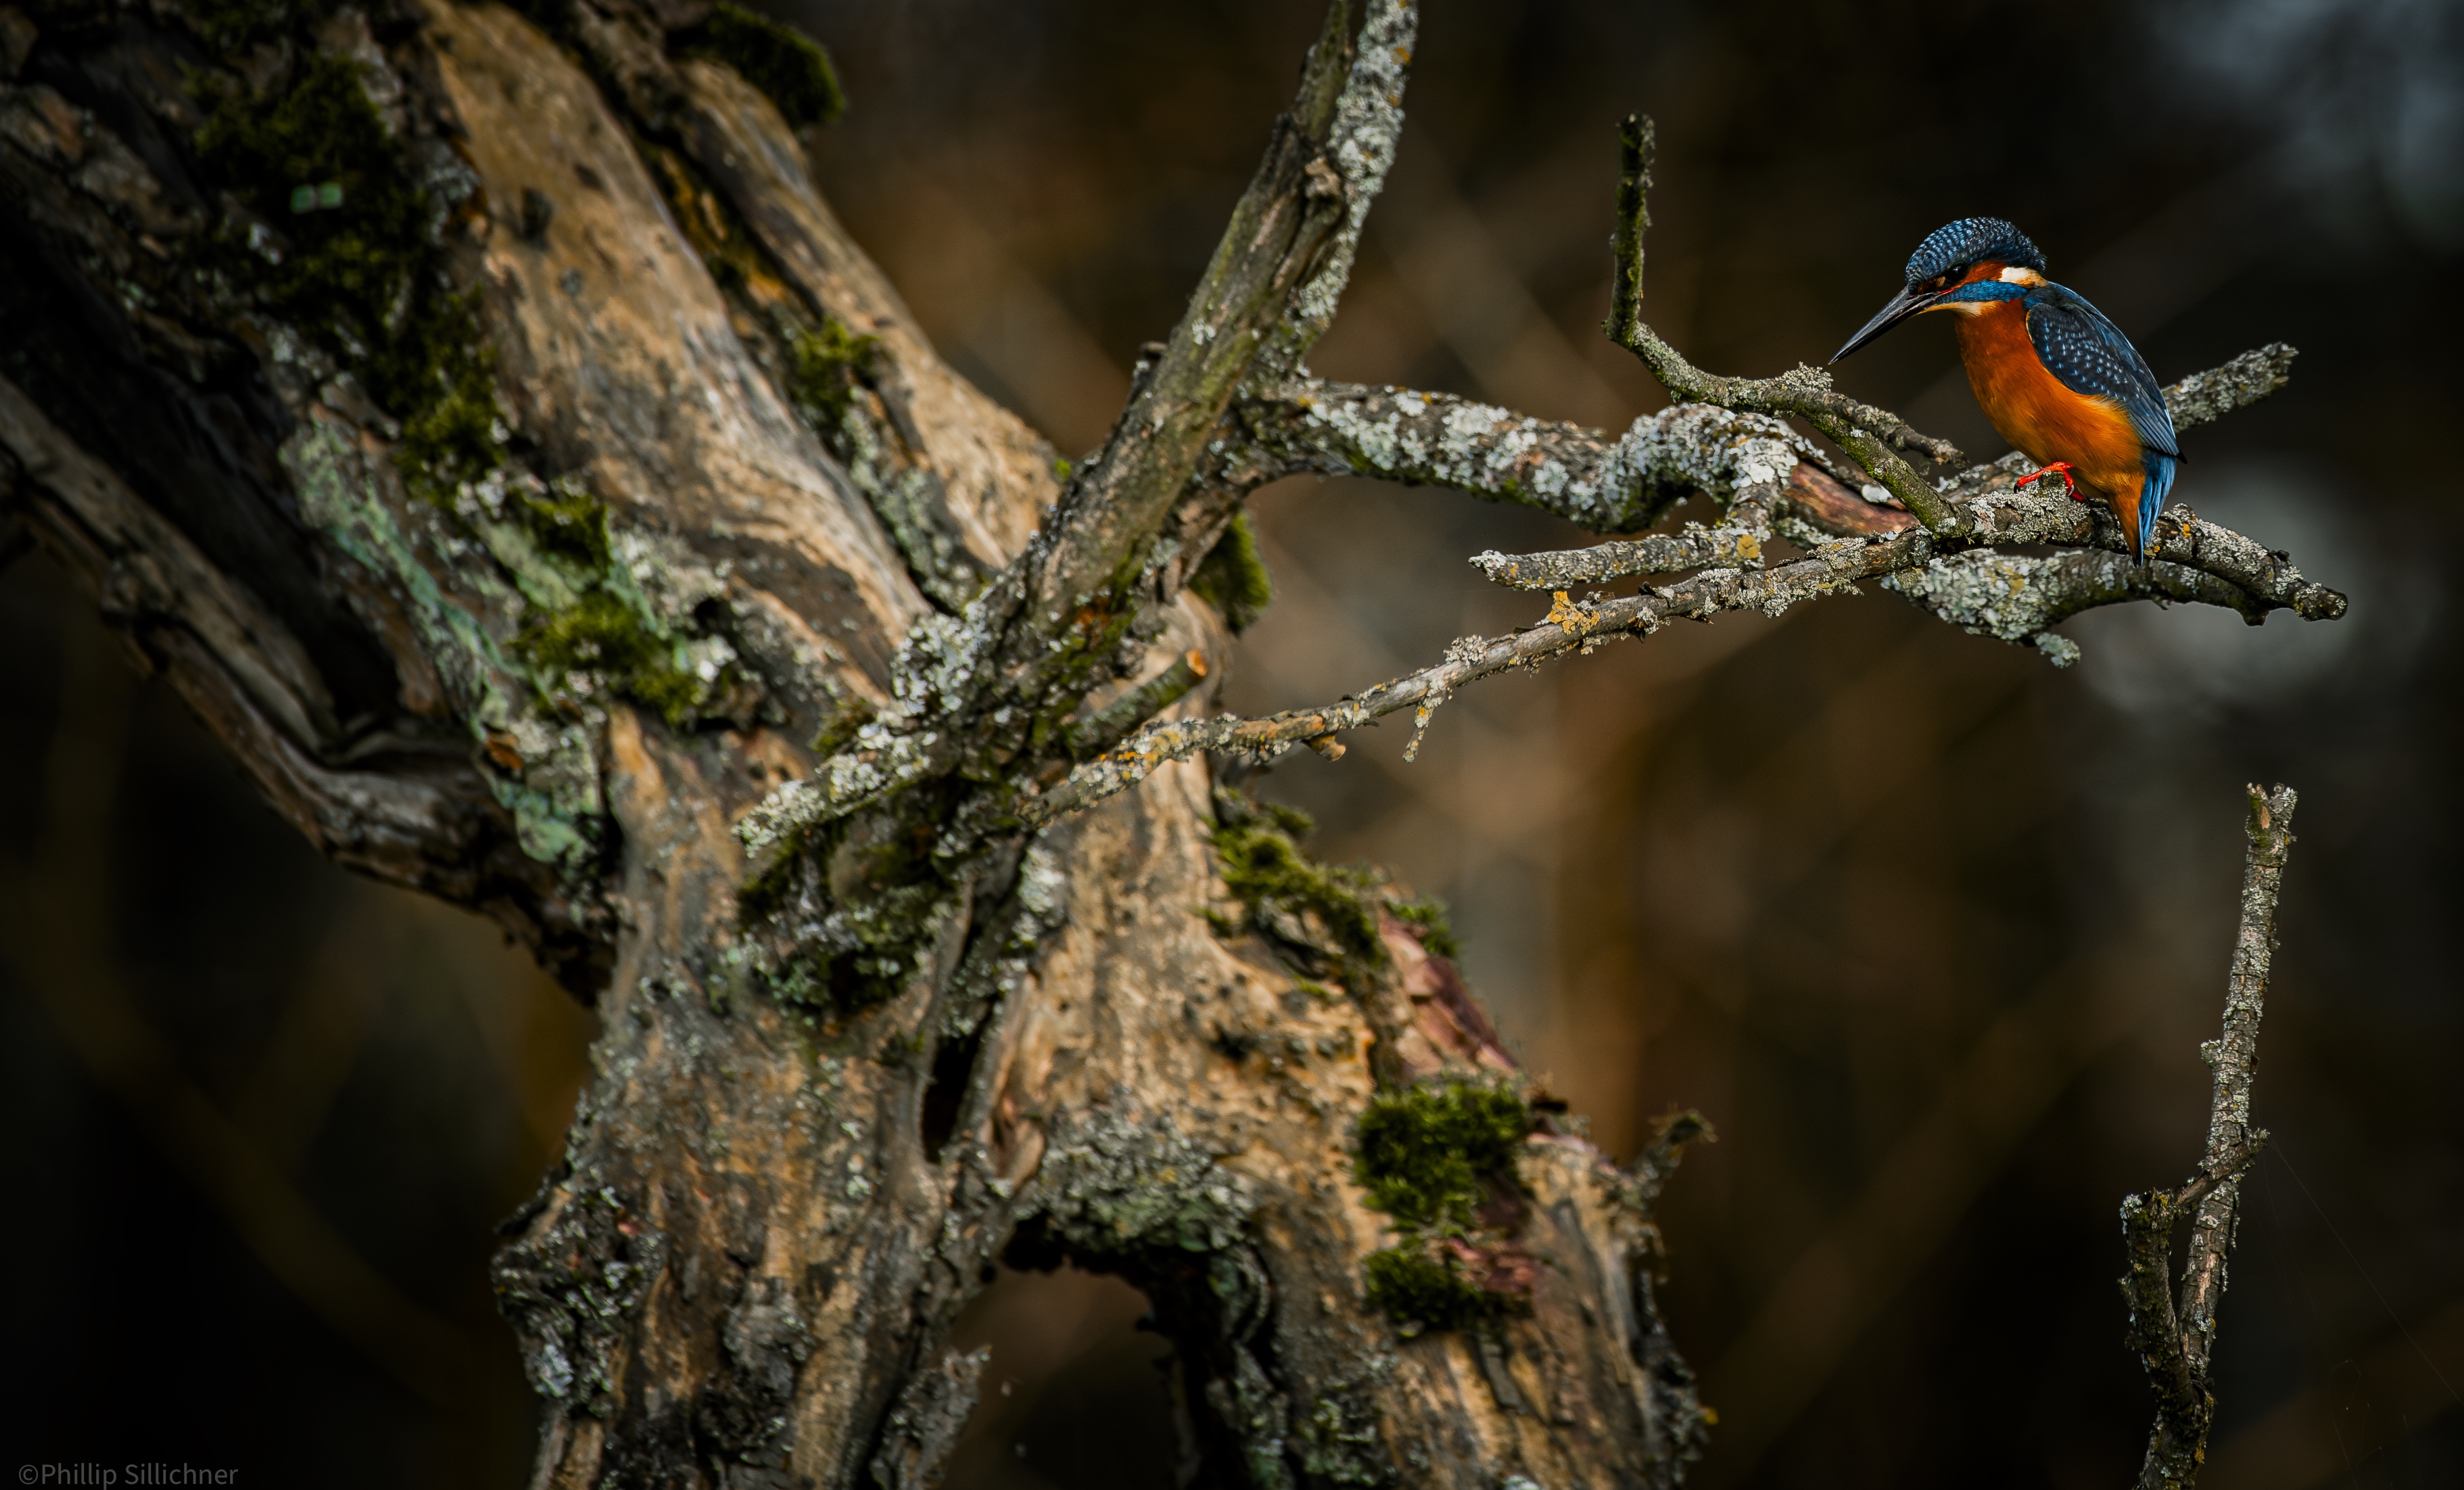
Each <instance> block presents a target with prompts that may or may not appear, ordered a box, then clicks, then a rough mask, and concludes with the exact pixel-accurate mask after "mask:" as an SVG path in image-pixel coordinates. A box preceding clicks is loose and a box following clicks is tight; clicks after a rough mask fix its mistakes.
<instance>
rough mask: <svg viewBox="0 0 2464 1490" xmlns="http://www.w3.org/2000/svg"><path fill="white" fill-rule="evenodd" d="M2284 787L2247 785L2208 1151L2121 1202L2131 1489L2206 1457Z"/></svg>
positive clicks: (2183, 1486)
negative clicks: (2141, 1395)
mask: <svg viewBox="0 0 2464 1490" xmlns="http://www.w3.org/2000/svg"><path fill="white" fill-rule="evenodd" d="M2298 801H2299V797H2298V796H2297V795H2296V794H2295V792H2294V790H2293V789H2292V788H2290V787H2286V786H2278V787H2277V788H2276V789H2274V790H2272V791H2261V790H2260V789H2258V788H2256V787H2252V788H2251V789H2250V817H2249V822H2248V825H2247V828H2246V832H2247V833H2248V834H2249V839H2250V848H2249V853H2248V855H2247V856H2246V858H2245V860H2244V863H2243V868H2242V887H2241V923H2240V925H2239V926H2238V928H2237V929H2236V930H2235V932H2234V936H2233V968H2232V971H2231V973H2230V974H2229V976H2228V978H2227V980H2226V985H2225V1018H2224V1033H2223V1034H2221V1035H2219V1036H2218V1037H2217V1038H2216V1039H2213V1040H2211V1041H2209V1042H2208V1043H2206V1044H2205V1045H2202V1046H2200V1047H2199V1055H2200V1056H2201V1057H2202V1058H2203V1059H2205V1060H2206V1061H2207V1062H2208V1064H2209V1066H2211V1068H2213V1070H2214V1071H2215V1094H2214V1098H2213V1101H2211V1105H2210V1109H2209V1117H2208V1148H2207V1154H2206V1156H2205V1157H2204V1158H2203V1159H2202V1160H2201V1161H2200V1164H2199V1168H2197V1169H2196V1170H2195V1171H2194V1172H2193V1173H2192V1174H2191V1176H2190V1178H2189V1180H2187V1181H2186V1182H2184V1183H2183V1184H2181V1185H2180V1186H2177V1187H2175V1188H2174V1189H2172V1190H2155V1191H2151V1192H2148V1193H2145V1194H2139V1195H2132V1196H2130V1197H2129V1198H2128V1199H2126V1200H2124V1201H2123V1204H2122V1225H2123V1238H2124V1241H2125V1243H2126V1244H2127V1247H2128V1251H2129V1256H2130V1273H2129V1276H2127V1277H2125V1278H2124V1279H2123V1280H2122V1292H2123V1300H2124V1301H2126V1302H2127V1303H2128V1304H2129V1306H2130V1331H2129V1335H2128V1337H2127V1339H2128V1343H2129V1345H2130V1346H2131V1348H2132V1349H2134V1350H2137V1351H2138V1352H2139V1358H2140V1361H2141V1364H2142V1365H2144V1366H2145V1368H2146V1370H2147V1380H2148V1384H2149V1385H2150V1386H2151V1387H2153V1388H2154V1389H2155V1391H2156V1424H2155V1427H2154V1428H2153V1429H2152V1430H2150V1432H2149V1434H2148V1439H2147V1457H2146V1460H2145V1463H2143V1464H2142V1466H2141V1467H2140V1471H2139V1486H2140V1490H2189V1486H2190V1485H2191V1484H2192V1483H2193V1482H2194V1481H2196V1479H2198V1472H2199V1465H2200V1464H2201V1463H2202V1462H2203V1461H2204V1460H2205V1459H2206V1457H2207V1443H2208V1429H2209V1426H2210V1424H2211V1422H2212V1420H2213V1419H2214V1416H2215V1397H2214V1395H2213V1393H2212V1391H2211V1390H2210V1374H2209V1361H2210V1355H2211V1351H2212V1350H2213V1348H2214V1345H2215V1332H2216V1306H2217V1305H2218V1303H2219V1302H2221V1301H2222V1300H2223V1298H2224V1291H2225V1264H2226V1261H2227V1259H2228V1258H2229V1257H2230V1256H2231V1255H2232V1252H2233V1212H2234V1207H2235V1205H2236V1203H2237V1202H2238V1200H2239V1197H2240V1190H2241V1175H2242V1172H2243V1171H2244V1170H2245V1169H2247V1168H2249V1167H2250V1165H2251V1163H2252V1161H2254V1160H2255V1159H2256V1158H2257V1157H2258V1154H2259V1151H2260V1150H2261V1149H2263V1148H2264V1147H2265V1146H2266V1145H2267V1134H2266V1132H2265V1131H2264V1130H2262V1129H2258V1128H2255V1127H2253V1126H2252V1125H2251V1122H2250V1093H2251V1085H2252V1082H2253V1080H2254V1079H2255V1076H2256V1075H2257V1068H2258V1024H2259V1019H2260V1016H2261V1015H2262V1014H2263V1013H2264V1012H2266V1001H2267V974H2268V964H2269V961H2270V959H2271V956H2272V954H2273V953H2274V950H2275V946H2276V901H2277V895H2278V893H2279V892H2280V891H2281V890H2282V888H2283V884H2284V864H2285V860H2286V858H2287V857H2288V856H2290V854H2291V853H2292V849H2293V833H2292V824H2293V809H2294V807H2295V805H2296V803H2297V802H2298ZM2184 1214H2194V1215H2195V1216H2196V1220H2195V1221H2194V1223H2193V1226H2192V1230H2191V1234H2190V1251H2189V1258H2188V1260H2187V1262H2186V1264H2185V1266H2184V1268H2183V1276H2182V1289H2181V1296H2180V1300H2179V1302H2178V1304H2177V1303H2176V1301H2175V1299H2174V1297H2173V1291H2172V1284H2171V1280H2170V1277H2169V1274H2170V1271H2171V1266H2172V1238H2173V1223H2174V1222H2175V1221H2176V1220H2178V1219H2180V1217H2182V1216H2183V1215H2184Z"/></svg>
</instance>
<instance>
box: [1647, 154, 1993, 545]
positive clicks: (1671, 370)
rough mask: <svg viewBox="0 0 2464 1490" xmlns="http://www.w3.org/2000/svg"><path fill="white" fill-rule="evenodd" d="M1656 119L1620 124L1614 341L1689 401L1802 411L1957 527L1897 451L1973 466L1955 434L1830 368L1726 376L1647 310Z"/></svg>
mask: <svg viewBox="0 0 2464 1490" xmlns="http://www.w3.org/2000/svg"><path fill="white" fill-rule="evenodd" d="M1651 149H1652V127H1651V121H1650V120H1648V119H1646V118H1644V117H1643V116H1642V115H1639V114H1629V115H1627V116H1626V118H1625V122H1623V123H1622V124H1620V125H1619V126H1618V128H1617V235H1616V238H1615V239H1614V245H1615V246H1614V250H1613V252H1614V255H1615V257H1614V260H1613V262H1612V265H1611V271H1610V280H1609V283H1610V292H1609V293H1610V306H1609V319H1608V323H1607V324H1606V325H1605V326H1604V327H1603V328H1602V329H1604V330H1606V331H1607V332H1608V335H1609V340H1610V341H1613V342H1615V343H1617V345H1619V346H1622V347H1624V348H1625V349H1626V350H1628V351H1630V352H1632V353H1634V354H1635V356H1637V357H1639V358H1640V359H1641V360H1642V365H1643V366H1644V367H1648V368H1649V369H1651V375H1652V376H1653V377H1655V378H1657V379H1659V380H1660V386H1661V388H1664V389H1667V390H1668V396H1669V397H1671V398H1674V399H1678V400H1680V401H1684V402H1692V403H1703V404H1718V405H1720V406H1721V407H1722V408H1725V409H1734V410H1738V411H1744V412H1752V413H1768V414H1796V415H1798V416H1799V417H1801V418H1803V419H1805V420H1806V421H1808V422H1809V423H1811V424H1812V425H1813V426H1814V427H1815V429H1817V430H1820V431H1821V432H1822V433H1823V434H1827V435H1829V436H1830V437H1831V438H1832V439H1833V440H1834V441H1836V442H1837V444H1838V446H1839V448H1840V449H1842V450H1844V451H1846V452H1848V454H1849V456H1851V457H1852V458H1853V459H1855V460H1856V462H1857V463H1858V464H1859V466H1862V467H1863V468H1864V469H1865V472H1866V474H1868V475H1870V476H1871V477H1873V478H1874V479H1875V480H1877V481H1880V482H1881V483H1882V485H1883V486H1884V487H1886V488H1888V489H1889V491H1890V492H1891V494H1892V495H1893V496H1895V497H1897V498H1899V499H1900V500H1901V501H1903V502H1904V503H1906V504H1907V508H1908V510H1909V511H1911V512H1913V513H1915V514H1916V515H1917V517H1918V518H1919V519H1920V520H1921V521H1923V522H1924V523H1925V526H1927V527H1929V528H1933V529H1935V530H1936V531H1946V530H1952V531H1955V524H1956V523H1957V522H1958V514H1957V512H1956V511H1955V510H1954V509H1952V508H1951V507H1949V506H1947V505H1946V504H1945V503H1944V502H1943V501H1942V500H1940V499H1939V498H1938V497H1937V496H1936V495H1935V493H1934V490H1933V487H1932V486H1931V484H1930V483H1928V482H1926V481H1925V478H1922V477H1920V476H1918V475H1917V474H1916V472H1915V471H1914V470H1913V469H1912V468H1910V467H1909V465H1908V463H1907V462H1906V461H1904V460H1903V459H1901V458H1900V457H1899V456H1898V455H1897V454H1896V452H1898V451H1903V450H1907V451H1915V452H1918V453H1920V454H1922V455H1924V456H1927V457H1929V458H1930V459H1932V460H1933V462H1934V463H1935V464H1937V465H1966V464H1967V463H1968V457H1967V456H1963V455H1961V454H1960V453H1959V447H1957V446H1956V445H1953V444H1951V443H1950V441H1948V440H1945V439H1937V438H1935V437H1934V436H1932V435H1930V434H1924V433H1923V432H1921V431H1919V430H1916V429H1914V428H1912V427H1911V426H1910V425H1909V424H1908V423H1907V421H1906V420H1904V419H1902V418H1901V417H1900V416H1899V415H1897V414H1895V413H1892V412H1891V411H1889V410H1887V409H1877V408H1875V407H1874V406H1873V405H1871V404H1864V403H1859V402H1858V401H1857V400H1856V399H1853V398H1850V397H1848V396H1847V395H1846V394H1844V393H1840V392H1837V391H1834V390H1833V389H1832V387H1831V375H1830V374H1829V373H1826V372H1824V371H1822V370H1821V369H1819V368H1816V367H1802V366H1800V367H1796V368H1794V369H1793V370H1792V371H1788V372H1783V373H1781V374H1780V375H1779V376H1778V377H1775V378H1728V377H1722V376H1719V375H1718V374H1716V373H1709V372H1705V371H1704V370H1703V369H1702V368H1700V367H1695V366H1694V365H1693V364H1692V363H1690V362H1687V361H1686V360H1685V359H1684V357H1683V355H1681V354H1680V353H1679V352H1678V350H1677V349H1676V348H1675V347H1673V346H1671V345H1668V344H1667V343H1666V342H1665V341H1663V340H1661V336H1660V333H1659V332H1657V331H1654V330H1653V329H1651V327H1650V326H1649V325H1648V324H1646V323H1645V322H1643V319H1642V261H1643V248H1642V237H1643V230H1644V229H1645V228H1647V227H1649V226H1650V223H1651V211H1650V202H1649V191H1650V186H1651Z"/></svg>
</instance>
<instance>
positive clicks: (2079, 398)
mask: <svg viewBox="0 0 2464 1490" xmlns="http://www.w3.org/2000/svg"><path fill="white" fill-rule="evenodd" d="M1935 310H1947V311H1951V312H1953V313H1955V314H1957V315H1958V317H1959V356H1960V361H1961V362H1962V363H1963V364H1965V365H1966V366H1967V368H1968V386H1969V389H1972V390H1974V392H1975V394H1976V402H1977V403H1978V404H1979V405H1981V406H1982V407H1983V408H1984V410H1985V416H1986V417H1987V418H1989V419H1991V420H1992V421H1993V428H1994V429H1996V430H1998V431H2000V432H2001V434H2002V437H2003V438H2004V439H2007V440H2009V441H2010V442H2011V443H2012V445H2013V447H2015V448H2016V449H2018V450H2019V451H2021V452H2023V453H2024V454H2025V455H2026V456H2028V458H2029V459H2031V460H2034V461H2035V462H2036V464H2037V465H2038V466H2040V467H2042V468H2043V469H2042V470H2040V471H2038V472H2036V473H2035V475H2034V476H2030V477H2028V478H2026V479H2028V480H2035V478H2036V477H2038V476H2043V475H2046V474H2047V473H2059V474H2060V475H2061V476H2062V477H2063V478H2064V480H2065V482H2069V481H2071V480H2073V479H2076V481H2077V483H2078V486H2079V487H2084V488H2085V489H2086V490H2087V491H2089V492H2090V493H2092V494H2094V495H2096V496H2098V497H2101V498H2103V499H2104V500H2105V501H2106V502H2108V503H2109V504H2111V506H2112V508H2113V512H2114V516H2115V517H2117V518H2119V519H2120V520H2121V522H2122V530H2123V534H2124V535H2125V536H2126V537H2127V538H2128V540H2129V543H2130V554H2131V557H2132V558H2134V559H2142V560H2144V559H2145V557H2146V555H2147V549H2148V546H2149V545H2151V544H2153V543H2154V542H2155V538H2156V514H2157V513H2158V512H2159V511H2160V510H2162V509H2163V507H2164V505H2165V499H2166V497H2167V495H2168V494H2169V493H2170V492H2171V491H2172V489H2173V477H2174V473H2175V469H2176V468H2177V467H2178V466H2179V465H2180V464H2181V461H2182V450H2181V446H2180V444H2179V443H2178V442H2177V441H2176V440H2175V438H2174V434H2173V417H2172V415H2171V414H2170V413H2168V412H2167V411H2166V409H2165V393H2164V390H2163V389H2162V388H2161V387H2160V386H2159V385H2158V383H2157V382H2156V374H2155V373H2153V372H2151V371H2149V370H2148V367H2147V362H2146V359H2145V358H2143V357H2141V356H2140V355H2139V349H2138V348H2137V347H2134V346H2132V345H2130V339H2129V338H2128V337H2126V336H2123V334H2122V331H2121V328H2119V327H2117V326H2116V325H2115V324H2114V323H2113V322H2110V321H2108V320H2106V319H2105V317H2104V313H2103V312H2102V311H2100V310H2098V309H2097V308H2096V307H2095V306H2093V305H2091V304H2089V303H2088V302H2087V300H2086V299H2085V298H2084V297H2083V296H2080V295H2079V294H2077V293H2076V292H2074V291H2071V290H2068V289H2065V288H2064V287H2062V286H2061V285H2058V284H2056V283H2054V282H2053V281H2052V280H2051V279H2048V278H2045V256H2044V255H2043V254H2041V253H2039V252H2038V251H2037V249H2036V245H2035V244H2034V243H2031V242H2029V241H2028V237H2027V234H2023V233H2021V232H2020V231H2019V230H2018V229H2016V228H2013V227H2012V226H2011V225H2010V224H2009V223H2007V222H2004V221H2002V220H2001V219H2000V218H1998V217H1965V218H1962V219H1960V220H1959V221H1958V222H1955V223H1951V224H1949V225H1948V226H1947V227H1944V228H1939V229H1936V230H1935V231H1934V232H1933V233H1932V234H1929V235H1927V237H1926V238H1925V241H1924V242H1923V243H1920V244H1918V245H1917V251H1916V253H1915V254H1914V255H1912V256H1910V257H1909V259H1908V267H1907V285H1906V287H1905V288H1904V289H1903V290H1902V291H1901V292H1900V293H1899V294H1898V295H1897V296H1896V297H1894V298H1893V299H1892V300H1891V302H1890V303H1889V304H1887V305H1885V306H1883V307H1882V308H1881V312H1879V313H1878V314H1877V315H1876V316H1875V317H1874V319H1873V320H1871V321H1869V322H1866V323H1865V326H1864V329H1862V330H1860V331H1859V332H1858V333H1857V334H1856V335H1855V336H1853V337H1850V338H1849V339H1848V345H1845V346H1842V347H1840V348H1839V350H1838V352H1837V354H1836V355H1834V356H1833V357H1832V359H1831V360H1832V361H1833V362H1837V361H1838V360H1839V359H1840V358H1841V357H1845V356H1847V355H1848V354H1849V353H1850V352H1853V351H1855V350H1856V349H1857V348H1859V347H1860V346H1862V345H1865V344H1866V343H1868V342H1871V341H1872V340H1874V339H1875V338H1876V337H1878V336H1881V334H1882V333H1883V332H1885V331H1887V330H1889V329H1890V328H1891V327H1893V326H1895V325H1897V324H1899V323H1900V322H1903V321H1904V320H1906V319H1907V318H1909V317H1910V316H1917V315H1923V314H1925V312H1927V311H1935ZM2073 495H2077V490H2076V488H2075V489H2074V492H2073Z"/></svg>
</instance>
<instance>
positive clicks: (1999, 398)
mask: <svg viewBox="0 0 2464 1490" xmlns="http://www.w3.org/2000/svg"><path fill="white" fill-rule="evenodd" d="M1959 357H1960V361H1962V362H1964V363H1966V364H1967V365H1968V386H1969V388H1971V389H1975V391H1976V401H1977V403H1978V404H1980V405H1982V406H1983V407H1984V409H1985V416H1986V417H1987V418H1989V419H1991V420H1992V421H1993V428H1995V429H1996V430H1999V431H2001V432H2002V437H2003V438H2004V439H2006V440H2009V441H2010V442H2011V443H2012V445H2013V446H2014V447H2016V448H2017V449H2019V450H2021V451H2024V452H2026V453H2027V456H2028V458H2029V459H2031V460H2034V461H2035V462H2036V464H2038V465H2040V466H2044V465H2052V464H2054V463H2055V462H2056V461H2059V460H2067V461H2069V462H2070V463H2071V464H2072V465H2073V466H2074V467H2076V468H2077V471H2078V476H2079V482H2080V484H2081V485H2083V486H2087V487H2090V488H2092V489H2094V490H2095V491H2096V492H2097V493H2098V494H2100V495H2101V496H2104V497H2107V498H2120V497H2123V496H2124V495H2125V494H2126V495H2127V496H2129V497H2132V498H2136V497H2137V495H2138V493H2139V483H2140V481H2141V479H2142V478H2143V473H2142V471H2141V469H2140V444H2139V433H2138V432H2137V431H2136V430H2134V429H2132V428H2131V426H2130V416H2129V415H2128V414H2126V413H2124V412H2123V411H2122V407H2121V406H2120V405H2119V404H2116V403H2115V402H2114V401H2113V400H2111V399H2109V398H2092V397H2090V396H2088V395H2086V394H2084V393H2075V392H2072V391H2071V390H2070V389H2068V388H2066V387H2064V386H2063V384H2062V381H2061V380H2060V379H2059V378H2057V377H2055V376H2054V375H2053V374H2052V373H2050V372H2047V371H2046V370H2045V365H2044V364H2043V363H2041V362H2039V361H2037V360H2036V348H2035V344H2034V343H2032V342H2030V341H2029V340H2028V312H2027V310H2026V309H2025V308H2024V307H2022V306H2021V305H2020V304H2019V302H2018V301H2016V300H1996V301H1992V302H1991V303H1989V304H1988V305H1987V306H1986V307H1985V309H1983V310H1982V311H1980V312H1978V313H1976V314H1974V315H1963V316H1961V317H1959Z"/></svg>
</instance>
